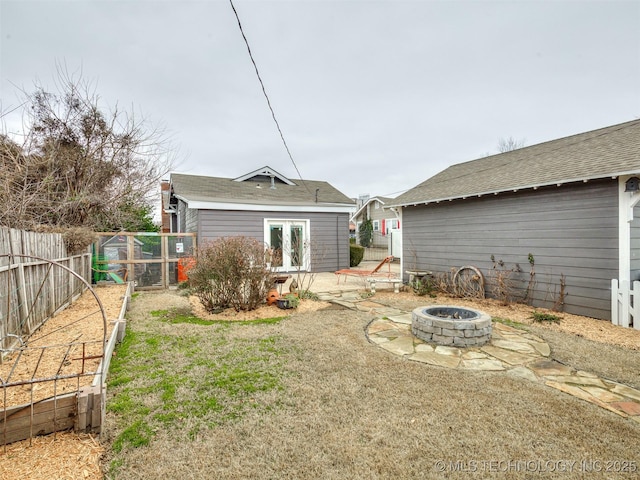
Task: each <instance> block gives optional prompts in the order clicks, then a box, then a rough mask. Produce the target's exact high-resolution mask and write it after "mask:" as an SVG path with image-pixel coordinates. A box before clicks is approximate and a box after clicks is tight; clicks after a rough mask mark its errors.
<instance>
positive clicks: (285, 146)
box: [229, 0, 311, 193]
mask: <svg viewBox="0 0 640 480" xmlns="http://www.w3.org/2000/svg"><path fill="white" fill-rule="evenodd" d="M229 3H230V4H231V8H232V9H233V13H234V14H235V16H236V20H237V21H238V28H240V33H241V34H242V38H243V39H244V43H245V45H246V46H247V51H248V52H249V58H251V63H253V68H254V69H255V71H256V76H257V77H258V81H259V82H260V86H261V87H262V93H263V94H264V98H265V99H266V100H267V105H268V106H269V110H270V111H271V117H273V121H274V122H275V124H276V127H277V128H278V133H280V138H281V139H282V143H283V144H284V148H285V149H286V150H287V154H288V155H289V159H290V160H291V163H292V164H293V167H294V168H295V169H296V172H297V173H298V177H299V178H300V180H302V175H300V170H298V166H297V165H296V162H295V160H294V159H293V155H291V151H290V150H289V146H288V145H287V141H286V140H285V139H284V134H283V133H282V129H281V128H280V124H279V123H278V119H277V118H276V114H275V112H274V111H273V107H272V106H271V101H270V100H269V95H267V90H266V89H265V88H264V83H263V81H262V77H260V72H259V71H258V65H256V61H255V60H254V59H253V54H252V53H251V47H250V46H249V41H248V40H247V36H246V35H245V34H244V30H243V29H242V23H240V17H239V16H238V12H237V11H236V7H235V6H234V5H233V0H229ZM304 186H305V188H306V189H307V191H308V192H309V193H311V190H309V187H308V186H307V185H306V184H304Z"/></svg>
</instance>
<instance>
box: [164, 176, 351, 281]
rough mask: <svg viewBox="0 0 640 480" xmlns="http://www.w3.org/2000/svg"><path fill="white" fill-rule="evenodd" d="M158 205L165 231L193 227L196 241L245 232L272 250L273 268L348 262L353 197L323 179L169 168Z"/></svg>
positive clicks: (323, 267)
mask: <svg viewBox="0 0 640 480" xmlns="http://www.w3.org/2000/svg"><path fill="white" fill-rule="evenodd" d="M166 192H167V193H165V194H164V197H163V210H164V211H165V212H167V213H168V214H169V218H168V221H169V222H170V226H169V227H168V229H169V230H170V231H171V232H196V233H197V234H198V244H199V245H202V244H203V243H204V242H207V241H210V240H215V239H217V238H221V237H230V236H246V237H252V238H256V239H258V240H260V241H263V242H264V243H265V248H271V249H273V251H274V256H273V262H272V267H275V268H276V270H277V271H282V272H291V271H296V270H305V271H313V272H324V271H335V270H339V269H341V268H346V267H348V266H349V214H350V212H352V211H353V207H354V204H353V201H352V200H351V199H350V198H348V197H347V196H346V195H344V194H342V193H341V192H340V191H338V190H337V189H335V188H334V187H332V186H331V185H330V184H328V183H327V182H322V181H313V180H298V179H296V180H291V179H288V178H286V177H285V176H284V175H281V174H280V173H278V172H276V171H275V170H274V169H272V168H270V167H263V168H260V169H258V170H255V171H253V172H250V173H248V174H246V175H242V176H241V177H238V178H218V177H204V176H197V175H183V174H177V173H174V174H171V178H170V180H169V187H168V190H166Z"/></svg>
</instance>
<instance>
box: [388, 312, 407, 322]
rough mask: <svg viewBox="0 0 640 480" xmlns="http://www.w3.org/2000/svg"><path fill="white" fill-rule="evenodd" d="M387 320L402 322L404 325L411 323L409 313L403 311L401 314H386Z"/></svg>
mask: <svg viewBox="0 0 640 480" xmlns="http://www.w3.org/2000/svg"><path fill="white" fill-rule="evenodd" d="M387 317H388V319H389V320H391V321H392V322H395V323H402V324H405V325H411V314H410V313H404V314H402V315H388V316H387Z"/></svg>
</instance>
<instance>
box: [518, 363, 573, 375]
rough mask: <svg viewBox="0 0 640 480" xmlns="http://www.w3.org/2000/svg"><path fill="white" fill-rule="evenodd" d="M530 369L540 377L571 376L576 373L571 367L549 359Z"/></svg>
mask: <svg viewBox="0 0 640 480" xmlns="http://www.w3.org/2000/svg"><path fill="white" fill-rule="evenodd" d="M528 367H529V368H530V369H531V370H533V372H534V373H535V374H536V375H538V376H539V377H544V376H548V375H571V374H572V373H573V372H574V370H573V368H571V367H568V366H566V365H562V364H561V363H558V362H556V361H555V360H547V359H545V360H541V361H539V362H535V363H533V364H530V365H528Z"/></svg>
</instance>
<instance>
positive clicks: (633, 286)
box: [611, 278, 640, 330]
mask: <svg viewBox="0 0 640 480" xmlns="http://www.w3.org/2000/svg"><path fill="white" fill-rule="evenodd" d="M611 323H613V324H614V325H620V326H621V327H627V328H629V327H633V328H635V329H636V330H640V282H639V281H637V280H635V281H633V282H629V281H626V280H621V281H620V282H618V280H617V279H615V278H614V279H612V280H611Z"/></svg>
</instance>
